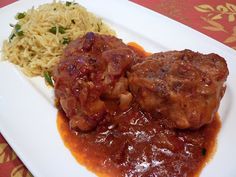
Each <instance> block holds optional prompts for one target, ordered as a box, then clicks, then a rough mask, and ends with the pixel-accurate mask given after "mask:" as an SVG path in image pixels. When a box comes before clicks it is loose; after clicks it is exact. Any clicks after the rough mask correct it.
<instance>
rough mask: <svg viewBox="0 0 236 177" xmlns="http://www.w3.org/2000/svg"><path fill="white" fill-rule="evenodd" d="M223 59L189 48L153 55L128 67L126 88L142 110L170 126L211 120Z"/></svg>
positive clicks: (222, 75)
mask: <svg viewBox="0 0 236 177" xmlns="http://www.w3.org/2000/svg"><path fill="white" fill-rule="evenodd" d="M227 75H228V69H227V65H226V62H225V60H224V59H223V58H222V57H220V56H218V55H216V54H209V55H203V54H200V53H195V52H192V51H190V50H183V51H170V52H162V53H156V54H153V55H151V56H149V57H147V58H146V59H145V61H143V62H141V63H138V64H136V65H134V66H132V68H131V72H130V73H129V75H128V79H129V87H130V90H131V92H132V94H133V95H134V96H135V99H136V101H137V102H138V103H139V104H140V106H141V107H142V109H144V110H146V111H149V112H152V114H154V115H155V117H158V118H161V119H163V123H164V124H165V125H167V126H168V127H173V128H180V129H185V128H199V127H201V126H202V125H204V124H208V123H210V122H211V121H212V119H213V117H214V115H215V114H216V112H217V109H218V107H219V104H220V100H221V98H222V96H223V95H224V92H225V86H224V82H225V81H226V77H227Z"/></svg>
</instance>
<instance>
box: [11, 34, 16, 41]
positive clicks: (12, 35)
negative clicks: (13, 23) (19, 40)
mask: <svg viewBox="0 0 236 177" xmlns="http://www.w3.org/2000/svg"><path fill="white" fill-rule="evenodd" d="M14 37H16V35H15V33H12V34H11V35H10V37H9V41H10V42H11V40H12V39H13V38H14Z"/></svg>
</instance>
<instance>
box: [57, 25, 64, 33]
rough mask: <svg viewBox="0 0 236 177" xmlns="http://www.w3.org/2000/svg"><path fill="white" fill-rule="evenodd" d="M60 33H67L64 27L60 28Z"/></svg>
mask: <svg viewBox="0 0 236 177" xmlns="http://www.w3.org/2000/svg"><path fill="white" fill-rule="evenodd" d="M58 31H59V33H61V34H64V33H65V28H64V27H62V26H59V28H58Z"/></svg>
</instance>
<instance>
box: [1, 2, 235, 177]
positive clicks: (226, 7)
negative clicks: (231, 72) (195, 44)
mask: <svg viewBox="0 0 236 177" xmlns="http://www.w3.org/2000/svg"><path fill="white" fill-rule="evenodd" d="M15 1H16V0H0V8H1V7H3V6H5V5H7V4H10V3H12V2H15ZM131 1H132V2H134V3H137V4H140V5H142V6H144V7H147V8H149V9H152V10H154V11H156V12H159V13H161V14H163V15H165V16H168V17H170V18H172V19H174V20H176V21H179V22H181V23H183V24H185V25H187V26H190V27H192V28H194V29H195V30H198V31H200V32H202V33H204V34H206V35H208V36H210V37H212V38H214V39H216V40H218V41H220V42H222V43H224V44H225V45H228V46H229V47H231V48H233V49H235V50H236V0H226V1H223V0H194V1H192V0H131ZM0 10H1V9H0ZM30 176H31V174H30V172H29V171H28V170H27V169H26V168H25V166H24V165H23V163H22V162H21V161H20V160H19V158H18V157H17V155H16V154H15V153H14V151H13V150H12V149H11V148H10V146H9V145H8V144H7V142H6V141H5V140H4V138H3V137H2V136H1V134H0V177H30Z"/></svg>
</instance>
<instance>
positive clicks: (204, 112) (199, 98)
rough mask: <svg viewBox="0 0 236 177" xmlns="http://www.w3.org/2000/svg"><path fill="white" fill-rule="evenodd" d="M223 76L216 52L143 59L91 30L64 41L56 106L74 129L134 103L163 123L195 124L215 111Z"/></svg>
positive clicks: (57, 72)
mask: <svg viewBox="0 0 236 177" xmlns="http://www.w3.org/2000/svg"><path fill="white" fill-rule="evenodd" d="M227 76H228V69H227V64H226V62H225V60H224V59H223V58H222V57H220V56H218V55H216V54H208V55H203V54H200V53H196V52H193V51H190V50H183V51H170V52H161V53H156V54H153V55H151V56H149V57H146V58H145V56H141V55H140V54H139V53H138V52H136V51H135V50H133V49H132V48H130V47H128V46H127V45H125V44H124V43H123V42H122V41H121V40H120V39H118V38H116V37H113V36H107V35H99V34H94V33H91V32H90V33H87V34H86V35H85V36H84V37H82V38H78V39H77V40H75V41H73V42H71V43H70V44H69V45H68V46H67V48H66V49H65V51H64V54H63V56H62V59H61V60H60V62H59V64H58V66H57V67H56V68H55V70H54V73H53V79H54V81H55V95H56V98H57V99H58V102H59V107H60V108H61V109H62V110H63V111H64V112H65V114H66V116H67V117H68V118H69V120H70V126H71V128H72V129H74V130H77V131H90V130H92V129H94V128H95V127H96V126H97V125H98V124H99V122H101V121H102V120H103V119H104V118H106V117H107V116H109V117H112V115H113V114H114V113H115V112H117V111H119V112H122V111H124V110H127V109H128V108H130V107H131V106H132V105H137V104H136V102H137V103H138V104H139V106H140V107H141V108H142V110H143V111H147V112H150V113H151V114H153V117H155V118H158V119H161V120H162V121H163V124H164V125H166V126H168V127H171V128H180V129H186V128H199V127H201V126H203V125H205V124H208V123H210V122H211V121H212V119H213V117H214V115H215V114H216V112H217V110H218V107H219V104H220V100H221V98H222V97H223V95H224V92H225V88H226V87H225V86H224V82H225V81H226V78H227ZM134 98H135V99H134Z"/></svg>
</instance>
